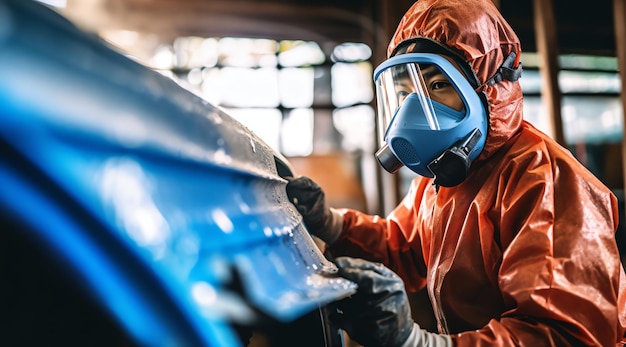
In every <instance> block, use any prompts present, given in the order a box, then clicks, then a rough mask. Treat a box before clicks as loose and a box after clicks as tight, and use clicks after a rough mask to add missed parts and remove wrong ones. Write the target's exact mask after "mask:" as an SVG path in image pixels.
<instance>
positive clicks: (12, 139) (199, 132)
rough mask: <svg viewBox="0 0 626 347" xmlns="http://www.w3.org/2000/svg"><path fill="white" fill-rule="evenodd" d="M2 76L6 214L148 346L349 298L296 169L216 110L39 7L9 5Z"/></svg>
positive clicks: (230, 337) (221, 337)
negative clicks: (303, 211)
mask: <svg viewBox="0 0 626 347" xmlns="http://www.w3.org/2000/svg"><path fill="white" fill-rule="evenodd" d="M0 76H1V78H0V182H2V184H0V208H1V209H2V210H3V211H4V212H3V215H4V216H11V218H14V219H15V220H18V221H20V223H22V224H25V225H28V228H25V229H24V230H21V231H20V232H25V233H28V234H29V237H32V238H35V239H37V240H39V241H41V242H43V244H45V245H46V248H47V249H48V250H49V252H51V253H53V254H54V255H55V257H58V258H59V259H62V260H63V261H64V262H65V263H66V264H67V266H68V271H69V272H70V273H71V274H72V276H74V277H75V278H76V279H77V280H78V279H79V278H80V280H81V281H83V282H84V283H85V287H86V288H87V290H88V291H89V292H90V293H91V294H92V295H93V296H94V297H95V298H96V300H98V302H99V303H100V304H101V305H102V306H104V307H105V308H106V309H107V310H108V311H109V312H110V313H111V314H112V315H113V316H114V317H115V319H117V320H118V321H119V322H120V323H121V325H122V326H123V327H124V328H125V329H126V330H127V331H128V332H129V334H130V335H132V336H133V337H134V339H136V341H137V342H138V343H139V344H143V345H159V346H164V345H165V346H183V345H208V346H236V345H237V344H238V343H240V342H239V341H238V340H237V337H236V334H235V333H234V331H233V329H232V327H231V324H239V325H244V326H246V325H253V324H255V321H258V319H260V317H262V316H267V317H271V318H272V319H275V320H277V321H279V322H289V321H293V320H295V319H297V318H299V317H301V316H303V315H305V314H307V313H309V312H311V311H313V310H315V309H316V308H318V307H321V306H324V305H326V304H328V303H329V302H331V301H334V300H337V299H340V298H343V297H345V296H346V295H349V294H351V293H352V292H353V291H354V284H353V283H351V282H348V281H346V280H343V279H340V278H338V277H334V276H333V273H334V271H335V270H336V268H335V267H334V265H333V264H332V263H330V262H329V261H327V260H326V259H325V258H324V256H323V255H322V254H321V253H320V251H319V250H318V249H317V247H316V246H315V244H314V243H313V241H312V239H311V238H310V236H309V235H308V233H307V232H306V230H305V228H304V226H303V224H302V223H301V216H300V215H299V214H298V213H297V211H296V210H295V208H294V207H293V206H292V205H291V204H290V203H289V202H288V200H287V197H286V194H285V189H284V187H285V184H286V181H285V180H284V179H282V178H281V177H280V175H279V174H278V172H277V161H278V162H279V166H280V168H281V170H283V171H284V170H288V168H289V166H288V163H287V162H286V161H285V160H284V158H282V157H281V156H280V155H279V154H277V153H275V152H274V151H273V150H272V149H271V148H269V147H268V146H267V145H266V144H265V143H264V142H263V141H262V140H260V139H259V138H258V137H257V136H255V135H254V134H253V133H251V132H250V131H249V130H248V129H247V128H245V127H244V126H242V125H241V124H239V123H237V122H236V121H235V120H233V119H232V118H230V117H229V116H228V115H226V114H225V113H223V112H222V111H221V110H219V109H218V108H216V107H214V106H212V105H211V104H208V103H206V102H204V101H203V100H201V99H200V98H198V97H196V96H194V95H193V94H191V93H189V92H187V91H186V90H184V89H183V88H181V87H180V86H178V85H177V84H176V83H174V82H173V81H171V80H170V79H168V78H166V77H164V76H162V75H160V74H158V73H156V72H154V71H151V70H149V69H147V68H145V67H143V66H141V65H138V64H136V63H134V62H133V61H131V60H130V59H128V58H126V57H124V56H123V55H121V54H119V53H117V52H115V51H113V50H111V49H109V48H108V47H107V46H106V45H105V44H104V43H103V42H100V41H99V40H98V39H96V38H95V37H93V36H91V35H89V34H86V33H84V32H81V31H80V30H78V29H77V28H75V27H74V26H73V25H72V24H71V23H69V22H67V21H66V20H64V19H63V18H62V17H60V16H58V15H57V14H56V13H55V12H53V11H50V10H48V9H47V8H45V7H44V6H41V5H38V4H36V3H31V2H30V1H0ZM3 285H4V284H3ZM233 288H240V289H239V290H235V289H233Z"/></svg>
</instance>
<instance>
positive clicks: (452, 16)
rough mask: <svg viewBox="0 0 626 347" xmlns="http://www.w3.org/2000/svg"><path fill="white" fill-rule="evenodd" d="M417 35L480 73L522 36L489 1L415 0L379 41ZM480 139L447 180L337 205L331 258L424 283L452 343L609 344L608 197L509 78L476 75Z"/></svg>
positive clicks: (614, 268) (616, 297) (615, 332)
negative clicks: (526, 113) (532, 120)
mask: <svg viewBox="0 0 626 347" xmlns="http://www.w3.org/2000/svg"><path fill="white" fill-rule="evenodd" d="M415 37H426V38H430V39H433V40H435V41H438V42H440V43H442V44H444V45H446V46H448V47H451V48H453V49H455V50H456V51H458V52H459V53H461V54H462V55H463V56H464V58H465V59H466V61H467V62H468V63H469V64H470V65H471V67H472V68H473V70H474V71H475V73H476V75H477V77H478V79H479V81H480V82H481V83H484V82H485V81H487V80H488V79H489V78H490V77H492V76H493V75H494V74H495V73H496V70H497V69H498V67H499V66H500V65H501V64H502V62H503V60H504V59H505V58H506V57H507V56H508V54H509V53H510V52H511V51H514V52H516V53H518V57H519V53H520V43H519V40H518V38H517V36H516V35H515V33H514V32H513V31H512V29H511V28H510V27H509V25H508V24H507V23H506V21H505V20H504V19H503V18H502V17H501V15H500V13H499V12H498V10H497V8H495V7H494V6H493V4H492V3H491V1H489V0H419V1H417V2H416V3H415V4H414V5H413V6H412V7H411V8H410V9H409V11H408V12H407V13H406V14H405V16H404V17H403V19H402V20H401V22H400V24H399V27H398V29H397V31H396V33H395V35H394V36H393V39H392V41H391V43H390V45H389V53H391V52H392V51H393V50H394V48H395V47H396V46H397V45H398V44H399V43H401V42H402V41H404V40H407V39H410V38H415ZM478 91H479V92H482V93H484V94H485V95H486V97H487V100H488V103H489V111H488V112H489V129H488V135H487V140H486V144H485V148H484V150H483V152H482V153H481V155H480V157H479V158H478V159H477V160H476V161H475V162H474V163H473V164H472V166H471V169H470V174H469V176H468V178H467V179H466V180H465V181H464V182H463V183H461V184H460V185H458V186H455V187H451V188H446V187H439V190H438V191H437V190H436V187H435V186H433V184H432V179H430V178H425V177H421V176H418V177H417V178H415V179H414V180H413V182H412V185H411V188H410V191H409V192H408V194H407V195H406V197H405V198H404V200H403V201H402V202H401V203H400V204H399V205H398V206H397V207H396V208H395V210H394V211H393V212H391V214H389V216H387V217H386V218H381V217H378V216H370V215H366V214H364V213H361V212H358V211H355V210H341V212H342V213H343V217H344V224H343V232H342V234H341V235H340V236H339V239H338V240H337V241H336V242H335V243H334V244H333V245H332V246H331V247H330V250H331V252H332V253H333V254H335V255H349V256H359V257H363V258H366V259H369V260H373V261H378V262H382V263H384V264H385V265H387V266H388V267H389V268H391V269H392V270H394V271H395V272H396V273H398V274H399V275H400V276H401V277H402V278H403V279H404V281H405V283H406V287H407V289H408V290H409V291H416V290H419V289H421V288H423V287H424V286H427V288H428V293H429V296H430V299H431V301H432V304H433V309H434V313H435V317H436V318H437V322H438V327H439V330H440V332H441V333H446V334H450V335H451V337H452V339H453V341H454V343H455V345H456V346H472V347H474V346H568V345H572V346H581V345H585V346H614V345H616V343H617V342H618V341H620V339H621V338H622V336H623V335H624V331H625V327H626V310H625V307H626V301H625V300H626V292H625V290H626V281H625V278H624V269H623V267H622V264H621V262H620V256H619V253H618V249H617V246H616V241H615V231H616V228H617V224H618V218H619V217H618V210H617V200H616V198H615V196H614V195H613V194H612V193H611V191H610V190H609V189H608V188H606V187H605V186H604V185H603V184H602V183H601V182H600V181H599V180H598V179H597V178H596V177H594V176H593V175H592V174H591V173H590V172H589V171H588V170H587V169H585V167H583V166H582V165H581V164H580V163H579V162H578V161H577V160H576V159H575V158H574V157H573V156H572V155H571V154H570V152H568V151H567V150H566V149H564V148H562V147H561V146H560V145H559V144H557V143H556V142H555V141H553V140H552V139H551V138H549V137H548V136H546V135H544V134H543V133H541V132H540V131H538V130H537V129H535V128H534V127H533V126H532V125H530V124H529V123H527V122H526V121H524V120H523V116H522V91H521V88H520V85H519V83H518V82H509V81H502V82H500V83H496V84H494V85H492V86H489V85H483V86H481V87H480V88H479V90H478Z"/></svg>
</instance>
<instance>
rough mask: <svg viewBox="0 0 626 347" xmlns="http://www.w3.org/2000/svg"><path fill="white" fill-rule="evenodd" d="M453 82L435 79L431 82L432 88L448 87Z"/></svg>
mask: <svg viewBox="0 0 626 347" xmlns="http://www.w3.org/2000/svg"><path fill="white" fill-rule="evenodd" d="M451 86H452V84H451V83H450V82H448V81H435V82H433V83H431V85H430V88H431V89H432V90H437V89H443V88H448V87H451Z"/></svg>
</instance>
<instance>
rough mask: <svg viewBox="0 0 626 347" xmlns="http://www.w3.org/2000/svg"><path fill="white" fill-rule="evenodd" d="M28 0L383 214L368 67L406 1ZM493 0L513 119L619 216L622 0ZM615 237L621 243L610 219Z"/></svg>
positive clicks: (403, 182) (400, 181)
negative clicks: (568, 162)
mask: <svg viewBox="0 0 626 347" xmlns="http://www.w3.org/2000/svg"><path fill="white" fill-rule="evenodd" d="M41 2H44V3H46V4H47V5H49V6H51V7H52V8H54V9H55V10H56V11H58V12H60V13H61V14H62V15H64V16H66V17H67V18H68V19H70V20H71V21H72V22H74V23H75V24H77V25H78V26H79V27H81V28H82V29H84V30H86V31H88V32H91V33H93V34H94V35H98V36H100V37H102V38H103V39H104V40H106V41H107V42H108V43H109V44H110V45H111V46H112V47H115V49H116V50H118V51H120V52H123V54H125V55H127V56H128V57H130V58H132V59H134V60H136V61H137V62H139V63H141V64H143V65H146V66H148V67H149V68H151V69H154V70H156V71H159V72H160V73H162V74H164V75H166V76H169V77H171V78H172V79H174V80H175V81H177V82H178V83H179V84H180V85H181V86H183V87H184V88H186V89H188V90H190V91H192V92H193V93H195V94H197V95H198V96H200V97H202V98H204V99H205V100H207V101H208V102H210V103H212V104H214V105H216V106H219V107H220V108H222V109H224V110H225V111H226V113H228V114H229V115H231V116H233V117H234V118H236V119H238V120H239V121H240V122H241V123H243V124H244V125H246V126H247V127H248V128H249V129H251V130H252V131H253V132H255V133H256V134H258V135H259V136H260V137H261V138H262V139H263V140H264V141H265V142H266V143H267V144H268V145H270V146H271V147H272V148H274V149H275V150H277V151H278V152H280V153H282V154H283V155H284V156H285V157H286V158H287V159H288V160H289V161H290V163H291V164H292V165H293V166H294V168H295V169H296V173H297V174H298V175H307V176H310V177H312V178H313V179H314V180H316V181H317V182H318V183H319V184H320V185H321V186H322V187H323V188H324V190H325V192H326V194H327V196H328V198H329V200H330V203H331V205H333V206H335V207H352V208H357V209H361V210H364V211H367V212H369V213H374V214H386V213H388V212H389V211H390V210H391V209H392V208H393V207H395V205H396V204H397V203H398V201H399V200H400V199H401V197H402V196H403V195H404V193H405V192H406V190H407V187H408V183H409V181H410V180H411V178H412V177H413V175H414V174H413V173H412V172H411V171H408V170H406V169H405V171H401V172H400V174H398V175H390V174H387V173H385V172H384V171H383V170H382V169H381V168H380V167H379V165H378V164H377V163H376V160H375V158H374V155H373V154H374V152H375V151H376V149H377V148H378V143H377V139H376V136H375V126H376V124H375V108H376V105H375V98H374V86H373V81H372V73H373V70H374V68H375V67H376V66H377V65H378V64H379V63H381V62H382V61H383V60H384V59H385V58H386V48H387V44H388V42H389V39H390V38H391V36H392V35H393V32H394V31H395V28H396V26H397V23H398V22H399V20H400V18H401V17H402V15H403V14H404V12H405V11H406V10H407V9H408V8H409V7H410V6H411V5H412V3H413V1H408V0H344V1H339V0H48V1H41ZM494 3H495V5H496V6H497V7H499V8H500V10H501V12H502V14H503V16H504V17H505V18H506V19H507V21H509V23H510V24H511V26H512V27H513V29H514V30H515V31H516V33H517V34H518V36H519V38H520V40H521V42H522V50H523V55H522V58H521V60H522V63H523V67H524V72H523V75H522V79H521V80H520V81H521V85H522V89H523V92H524V97H525V100H524V113H525V117H526V119H527V120H528V121H530V122H531V123H533V124H534V125H535V126H537V127H538V128H539V129H541V130H543V131H544V132H546V133H547V134H549V135H550V136H552V137H553V138H555V139H556V140H557V141H558V142H560V143H561V144H562V145H564V146H566V147H567V148H569V149H570V151H571V152H572V153H573V154H574V155H575V156H576V158H578V160H579V161H581V162H582V163H583V164H584V165H585V166H586V167H587V168H589V169H590V170H591V171H592V172H593V173H595V174H596V175H597V176H598V177H599V178H600V180H602V181H603V182H604V183H605V184H606V185H607V186H608V187H609V188H611V189H612V190H613V192H614V193H615V194H616V195H617V196H618V198H619V200H620V203H621V205H620V206H621V208H622V210H621V219H622V220H623V219H624V218H625V215H624V209H623V201H624V198H623V196H624V193H623V191H624V175H625V172H626V170H625V169H624V163H625V162H626V161H625V160H624V158H625V153H626V150H625V149H624V148H625V147H624V145H623V140H622V139H623V133H624V112H623V109H624V105H625V103H626V101H625V100H626V99H625V98H624V96H622V95H621V90H622V89H623V86H624V82H623V81H624V80H625V79H626V78H625V77H626V74H625V73H624V71H625V70H626V68H624V67H625V66H626V24H625V22H626V0H597V1H593V2H589V1H582V0H494ZM70 54H71V53H70ZM620 67H621V69H620ZM620 71H621V73H620ZM617 238H618V244H619V245H620V247H621V248H622V249H624V247H625V246H624V245H626V241H625V238H624V232H623V223H620V231H619V232H618V234H617ZM622 254H623V251H622ZM416 295H417V296H416V299H415V298H414V300H415V302H418V304H419V302H420V301H424V300H427V299H426V298H425V297H420V296H419V295H420V294H419V293H417V294H416ZM422 307H423V306H422ZM414 311H415V312H418V311H423V310H414ZM429 319H430V317H427V316H426V317H417V318H416V320H418V321H420V320H421V324H422V325H423V326H424V327H425V328H429V327H431V325H429V324H430V323H429Z"/></svg>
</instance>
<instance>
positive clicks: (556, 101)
mask: <svg viewBox="0 0 626 347" xmlns="http://www.w3.org/2000/svg"><path fill="white" fill-rule="evenodd" d="M552 3H553V1H548V0H534V1H533V7H534V17H535V18H534V19H535V39H536V41H537V53H539V59H540V65H539V72H540V73H541V78H542V81H543V84H542V89H541V98H542V100H543V103H544V104H545V105H546V106H547V110H548V117H549V118H550V122H551V125H552V137H553V138H554V139H555V140H556V141H557V142H558V143H560V144H561V145H563V146H565V147H567V144H566V143H565V136H564V135H563V121H562V118H561V91H560V89H559V80H558V74H559V62H558V57H559V52H558V49H557V46H558V42H557V39H556V24H555V19H554V9H553V4H552Z"/></svg>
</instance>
